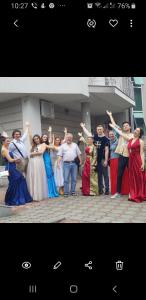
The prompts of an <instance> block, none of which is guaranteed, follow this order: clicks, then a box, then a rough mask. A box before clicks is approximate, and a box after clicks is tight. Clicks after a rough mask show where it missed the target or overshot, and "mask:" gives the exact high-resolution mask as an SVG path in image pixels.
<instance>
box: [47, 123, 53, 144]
mask: <svg viewBox="0 0 146 300" xmlns="http://www.w3.org/2000/svg"><path fill="white" fill-rule="evenodd" d="M48 132H49V143H51V142H52V127H51V126H49V128H48Z"/></svg>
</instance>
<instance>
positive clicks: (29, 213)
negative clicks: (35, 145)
mask: <svg viewBox="0 0 146 300" xmlns="http://www.w3.org/2000/svg"><path fill="white" fill-rule="evenodd" d="M1 191H2V189H1ZM78 191H79V189H78ZM1 195H2V194H1ZM13 210H14V211H15V214H14V215H12V216H9V217H3V218H0V223H54V222H60V223H146V201H145V202H143V203H141V204H138V203H133V202H130V201H127V197H125V196H124V197H122V198H121V199H114V200H113V199H110V196H98V197H83V196H82V195H81V193H80V192H79V195H78V196H77V197H72V196H70V197H68V198H64V197H59V198H55V199H47V200H42V201H41V202H34V203H31V204H28V205H25V206H23V207H17V208H15V207H14V208H13Z"/></svg>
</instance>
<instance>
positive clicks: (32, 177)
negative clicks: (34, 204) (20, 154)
mask: <svg viewBox="0 0 146 300" xmlns="http://www.w3.org/2000/svg"><path fill="white" fill-rule="evenodd" d="M46 149H47V145H46V144H45V143H43V144H41V138H40V136H39V135H37V134H36V135H34V137H33V138H32V148H31V151H30V159H29V164H28V170H27V184H28V189H29V192H30V194H31V196H32V197H33V199H34V200H35V201H40V200H43V199H46V198H48V182H47V175H46V170H45V164H44V159H43V154H44V152H45V151H46Z"/></svg>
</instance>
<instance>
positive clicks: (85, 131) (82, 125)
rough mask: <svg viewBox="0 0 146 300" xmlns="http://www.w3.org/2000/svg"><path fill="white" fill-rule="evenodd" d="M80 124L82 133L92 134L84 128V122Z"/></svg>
mask: <svg viewBox="0 0 146 300" xmlns="http://www.w3.org/2000/svg"><path fill="white" fill-rule="evenodd" d="M80 126H81V127H82V129H83V131H84V133H85V134H86V135H87V136H92V133H91V132H90V131H88V129H87V128H86V126H85V124H84V123H80Z"/></svg>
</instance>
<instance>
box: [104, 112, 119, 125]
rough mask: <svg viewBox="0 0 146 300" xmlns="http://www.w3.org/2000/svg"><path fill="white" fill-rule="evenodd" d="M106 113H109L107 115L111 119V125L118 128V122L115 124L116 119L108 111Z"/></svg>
mask: <svg viewBox="0 0 146 300" xmlns="http://www.w3.org/2000/svg"><path fill="white" fill-rule="evenodd" d="M106 113H107V115H108V116H109V118H110V121H111V124H112V125H113V126H114V127H118V125H117V124H116V122H115V120H114V118H113V115H112V112H111V111H108V110H106Z"/></svg>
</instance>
